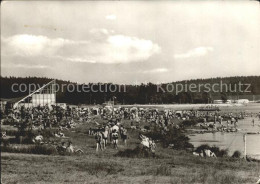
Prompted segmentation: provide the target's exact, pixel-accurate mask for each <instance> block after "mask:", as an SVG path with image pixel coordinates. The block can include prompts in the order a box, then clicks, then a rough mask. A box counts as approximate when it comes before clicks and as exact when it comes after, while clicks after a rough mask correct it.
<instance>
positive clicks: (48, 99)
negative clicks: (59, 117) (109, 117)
mask: <svg viewBox="0 0 260 184" xmlns="http://www.w3.org/2000/svg"><path fill="white" fill-rule="evenodd" d="M55 87H56V81H55V80H52V81H51V82H49V83H47V84H45V85H43V86H42V87H40V88H39V89H38V90H36V91H34V92H32V93H30V94H29V95H27V96H26V97H24V98H22V99H21V100H19V101H17V102H16V103H15V104H14V105H13V107H14V108H16V107H19V106H22V105H24V106H25V107H36V106H45V105H48V106H51V105H55V104H56V90H55Z"/></svg>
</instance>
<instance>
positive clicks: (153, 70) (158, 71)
mask: <svg viewBox="0 0 260 184" xmlns="http://www.w3.org/2000/svg"><path fill="white" fill-rule="evenodd" d="M168 71H169V70H168V69H167V68H156V69H152V70H145V71H142V73H164V72H168Z"/></svg>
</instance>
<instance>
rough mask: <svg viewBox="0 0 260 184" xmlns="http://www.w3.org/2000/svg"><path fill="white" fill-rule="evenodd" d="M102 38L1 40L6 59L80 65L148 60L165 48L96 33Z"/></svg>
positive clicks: (145, 41) (103, 32)
mask: <svg viewBox="0 0 260 184" xmlns="http://www.w3.org/2000/svg"><path fill="white" fill-rule="evenodd" d="M92 32H93V33H95V32H102V35H100V36H98V35H97V36H96V37H93V36H91V37H90V38H89V40H79V41H76V40H69V39H64V38H48V37H46V36H42V35H38V36H37V35H26V34H23V35H14V36H11V37H8V38H3V37H2V38H1V43H2V50H1V54H2V55H4V56H21V57H36V56H38V57H47V58H50V59H53V60H54V59H61V60H65V61H68V62H80V63H105V64H113V63H129V62H141V61H145V60H146V59H148V58H149V57H151V56H152V55H154V54H158V53H160V52H161V48H160V47H159V46H158V45H157V44H155V43H153V42H152V41H151V40H145V39H140V38H137V37H129V36H125V35H112V31H108V30H106V29H96V30H94V29H93V30H92Z"/></svg>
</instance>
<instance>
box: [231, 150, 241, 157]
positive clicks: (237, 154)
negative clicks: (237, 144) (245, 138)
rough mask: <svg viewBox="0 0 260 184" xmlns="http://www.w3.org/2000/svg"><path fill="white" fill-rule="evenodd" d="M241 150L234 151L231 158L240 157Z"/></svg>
mask: <svg viewBox="0 0 260 184" xmlns="http://www.w3.org/2000/svg"><path fill="white" fill-rule="evenodd" d="M241 155H242V154H241V152H240V151H234V153H233V155H232V158H240V157H241Z"/></svg>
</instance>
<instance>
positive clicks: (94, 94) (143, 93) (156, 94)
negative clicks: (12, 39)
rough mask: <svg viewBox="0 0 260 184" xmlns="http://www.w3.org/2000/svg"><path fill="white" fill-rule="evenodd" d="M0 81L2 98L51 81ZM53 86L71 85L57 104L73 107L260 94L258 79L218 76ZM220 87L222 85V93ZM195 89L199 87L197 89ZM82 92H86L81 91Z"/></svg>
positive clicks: (20, 94)
mask: <svg viewBox="0 0 260 184" xmlns="http://www.w3.org/2000/svg"><path fill="white" fill-rule="evenodd" d="M0 79H1V80H0V85H1V96H0V97H1V99H10V98H19V97H24V96H26V95H28V94H29V93H30V91H29V89H27V90H23V91H18V92H14V91H13V90H12V85H13V84H17V85H19V84H25V85H26V86H29V84H35V85H38V86H43V85H44V84H47V83H48V82H50V81H51V80H53V79H51V78H44V77H41V78H39V77H25V78H21V77H1V78H0ZM56 84H57V85H59V86H61V85H63V86H70V88H66V87H65V88H62V89H63V90H59V91H57V93H56V96H57V102H59V103H68V104H75V105H80V104H102V103H104V102H106V101H109V100H112V99H114V100H115V103H117V104H173V103H211V102H212V101H213V100H214V99H222V100H223V101H226V100H227V99H228V97H230V96H234V97H235V96H239V95H249V96H253V95H260V76H246V77H245V76H235V77H224V78H220V77H219V78H208V79H195V80H184V81H176V82H172V83H163V84H153V83H147V84H140V85H118V84H112V83H88V84H78V83H75V82H71V81H63V80H56ZM214 84H218V85H214ZM239 84H247V85H242V87H241V89H242V90H236V89H238V86H239ZM221 85H222V86H224V87H223V89H222V90H221ZM73 86H74V89H81V90H80V91H79V90H71V89H72V88H73ZM177 86H179V87H180V86H182V90H180V89H177ZM191 86H193V88H192V89H191V88H190V87H191ZM194 86H197V88H196V89H195V88H194ZM198 86H199V87H200V88H199V90H198ZM209 86H211V87H213V86H214V88H210V89H211V90H209ZM225 86H227V87H225ZM82 89H88V90H85V91H84V90H82ZM90 89H91V90H90ZM109 89H112V90H109ZM114 89H116V90H114ZM194 89H195V90H194ZM212 89H214V90H212Z"/></svg>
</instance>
